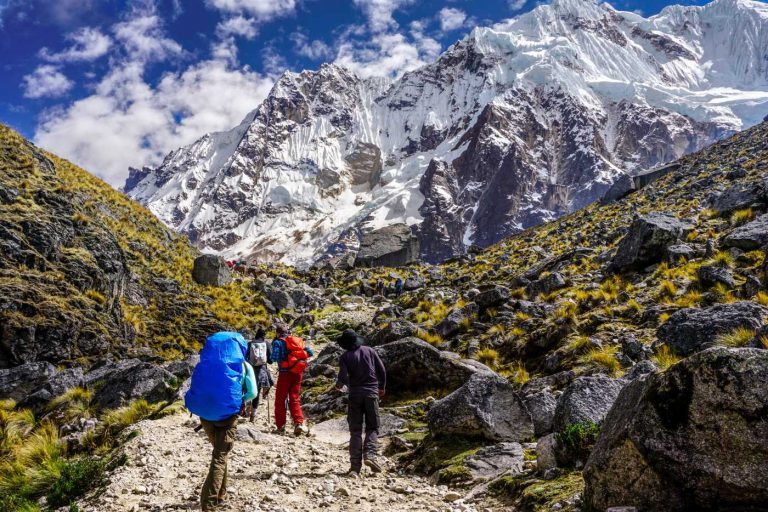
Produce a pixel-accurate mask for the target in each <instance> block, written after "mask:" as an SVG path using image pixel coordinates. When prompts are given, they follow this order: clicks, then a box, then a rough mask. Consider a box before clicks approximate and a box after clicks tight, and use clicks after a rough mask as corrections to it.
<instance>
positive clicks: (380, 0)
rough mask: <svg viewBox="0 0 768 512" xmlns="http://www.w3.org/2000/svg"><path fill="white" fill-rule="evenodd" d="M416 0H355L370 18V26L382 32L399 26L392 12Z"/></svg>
mask: <svg viewBox="0 0 768 512" xmlns="http://www.w3.org/2000/svg"><path fill="white" fill-rule="evenodd" d="M413 1H414V0H354V3H355V5H356V6H358V7H359V8H361V9H362V10H363V12H364V13H365V15H366V17H367V18H368V26H369V27H370V29H371V30H372V31H373V32H382V31H385V30H387V29H389V28H393V27H397V22H396V21H395V19H394V18H393V17H392V14H393V13H394V12H395V11H396V10H397V9H399V8H400V7H402V6H405V5H408V4H411V3H413Z"/></svg>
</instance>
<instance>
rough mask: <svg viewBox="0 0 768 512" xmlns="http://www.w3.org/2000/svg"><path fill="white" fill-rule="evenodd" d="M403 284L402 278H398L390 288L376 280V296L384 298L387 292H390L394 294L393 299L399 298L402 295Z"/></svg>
mask: <svg viewBox="0 0 768 512" xmlns="http://www.w3.org/2000/svg"><path fill="white" fill-rule="evenodd" d="M404 284H405V283H404V282H403V278H402V277H398V278H396V279H395V281H394V283H392V285H391V286H390V287H387V286H386V285H385V284H384V280H382V279H377V280H376V294H377V295H381V296H382V297H386V296H387V294H388V290H392V291H393V292H394V293H395V297H398V298H399V297H400V295H402V294H403V285H404Z"/></svg>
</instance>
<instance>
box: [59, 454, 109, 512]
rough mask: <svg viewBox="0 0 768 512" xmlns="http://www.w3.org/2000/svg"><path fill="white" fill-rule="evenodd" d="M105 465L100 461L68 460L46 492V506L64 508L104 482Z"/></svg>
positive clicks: (90, 459) (89, 459)
mask: <svg viewBox="0 0 768 512" xmlns="http://www.w3.org/2000/svg"><path fill="white" fill-rule="evenodd" d="M104 473H105V464H104V462H103V461H102V460H99V459H93V458H83V459H77V460H70V461H67V462H65V463H64V465H63V466H62V467H61V471H60V476H59V479H58V480H57V481H56V482H55V483H54V484H53V486H51V489H50V491H48V506H49V507H51V508H58V507H66V506H70V508H71V505H72V504H73V503H72V502H73V501H74V500H75V499H77V498H79V497H80V496H82V495H83V494H85V493H86V492H87V491H88V490H90V489H93V488H94V487H98V486H99V485H101V484H102V483H103V482H104Z"/></svg>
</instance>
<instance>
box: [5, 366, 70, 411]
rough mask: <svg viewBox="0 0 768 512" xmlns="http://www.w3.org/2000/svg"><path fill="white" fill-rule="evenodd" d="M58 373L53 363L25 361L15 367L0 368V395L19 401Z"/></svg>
mask: <svg viewBox="0 0 768 512" xmlns="http://www.w3.org/2000/svg"><path fill="white" fill-rule="evenodd" d="M55 374H56V367H55V366H53V365H52V364H51V363H47V362H37V363H24V364H22V365H19V366H14V367H13V368H4V369H2V370H0V397H2V398H10V399H12V400H16V401H17V402H18V401H20V400H22V399H23V398H24V397H26V396H27V395H29V394H30V393H32V392H33V391H34V390H36V389H37V388H39V387H40V386H43V385H44V384H45V383H46V382H47V381H48V379H50V378H52V377H53V376H54V375H55Z"/></svg>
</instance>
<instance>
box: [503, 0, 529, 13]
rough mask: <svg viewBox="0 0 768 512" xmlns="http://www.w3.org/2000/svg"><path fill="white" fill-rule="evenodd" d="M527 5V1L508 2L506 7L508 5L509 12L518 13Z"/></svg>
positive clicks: (515, 0)
mask: <svg viewBox="0 0 768 512" xmlns="http://www.w3.org/2000/svg"><path fill="white" fill-rule="evenodd" d="M527 3H528V0H508V1H507V5H509V10H510V11H519V10H520V9H522V8H523V7H525V4H527Z"/></svg>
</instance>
